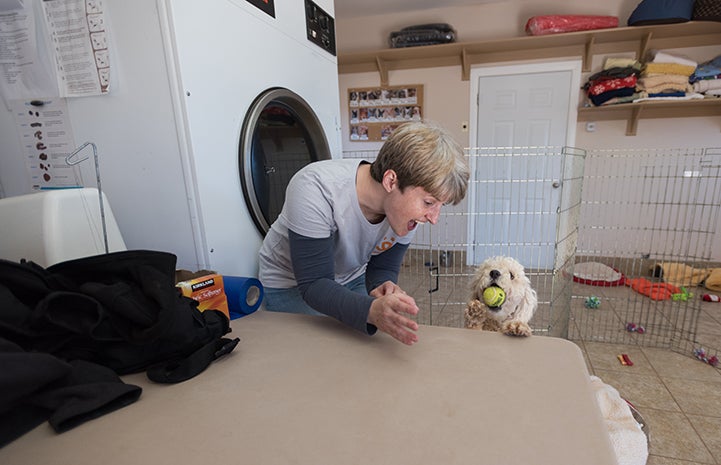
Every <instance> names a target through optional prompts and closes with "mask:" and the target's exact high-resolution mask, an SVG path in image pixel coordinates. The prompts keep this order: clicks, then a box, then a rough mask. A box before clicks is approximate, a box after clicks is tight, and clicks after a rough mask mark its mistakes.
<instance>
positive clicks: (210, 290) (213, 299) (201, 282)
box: [175, 274, 230, 319]
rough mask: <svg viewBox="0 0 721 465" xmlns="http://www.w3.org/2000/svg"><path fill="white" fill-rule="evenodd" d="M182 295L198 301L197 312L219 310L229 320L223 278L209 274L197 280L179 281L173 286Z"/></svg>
mask: <svg viewBox="0 0 721 465" xmlns="http://www.w3.org/2000/svg"><path fill="white" fill-rule="evenodd" d="M175 286H176V287H177V288H179V289H180V290H181V291H182V293H183V295H184V296H186V297H190V298H191V299H194V300H197V301H198V310H200V311H201V312H202V311H204V310H208V309H212V310H219V311H221V312H223V313H224V314H225V316H227V317H228V319H230V311H229V310H228V298H227V297H226V295H225V288H224V286H223V276H222V275H219V274H209V275H206V276H201V277H199V278H194V279H190V280H188V281H181V282H179V283H177V284H176V285H175Z"/></svg>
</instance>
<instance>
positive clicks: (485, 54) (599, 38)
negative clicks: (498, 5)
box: [338, 21, 721, 86]
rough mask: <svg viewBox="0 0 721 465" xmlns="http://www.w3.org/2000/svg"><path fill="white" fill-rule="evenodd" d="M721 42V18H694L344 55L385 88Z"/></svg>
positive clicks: (344, 65) (586, 66) (345, 67)
mask: <svg viewBox="0 0 721 465" xmlns="http://www.w3.org/2000/svg"><path fill="white" fill-rule="evenodd" d="M719 44H721V22H715V21H689V22H687V23H680V24H665V25H659V26H640V27H620V28H613V29H597V30H593V31H580V32H567V33H563V34H550V35H545V36H527V37H513V38H510V39H494V40H485V41H480V42H457V43H453V44H443V45H426V46H422V47H406V48H389V49H382V50H373V51H368V52H355V53H341V54H339V55H338V72H339V73H340V74H349V73H362V72H372V71H376V72H378V73H379V74H380V78H381V79H380V80H381V85H382V86H387V85H388V72H389V71H394V70H401V69H416V68H433V67H438V66H461V79H462V80H464V81H467V80H468V79H469V78H470V68H471V65H476V64H483V63H498V62H506V61H520V60H530V59H538V58H559V57H568V56H580V57H583V70H584V71H590V66H591V58H592V57H593V55H595V54H601V53H603V54H606V53H623V52H635V53H636V56H637V57H643V56H644V55H645V54H646V51H648V50H649V49H651V48H659V49H660V48H681V47H700V46H705V45H719Z"/></svg>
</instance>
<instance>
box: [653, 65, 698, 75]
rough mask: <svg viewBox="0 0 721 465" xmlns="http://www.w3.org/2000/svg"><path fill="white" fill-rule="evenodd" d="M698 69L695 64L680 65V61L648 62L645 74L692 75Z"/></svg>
mask: <svg viewBox="0 0 721 465" xmlns="http://www.w3.org/2000/svg"><path fill="white" fill-rule="evenodd" d="M694 71H696V67H695V66H688V65H680V64H678V63H646V65H645V66H644V68H643V73H644V74H654V73H656V74H682V75H684V76H691V75H692V74H693V72H694Z"/></svg>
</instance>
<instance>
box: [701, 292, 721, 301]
mask: <svg viewBox="0 0 721 465" xmlns="http://www.w3.org/2000/svg"><path fill="white" fill-rule="evenodd" d="M701 298H702V299H703V300H704V302H719V301H721V299H719V296H717V295H716V294H704V295H703V296H702V297H701Z"/></svg>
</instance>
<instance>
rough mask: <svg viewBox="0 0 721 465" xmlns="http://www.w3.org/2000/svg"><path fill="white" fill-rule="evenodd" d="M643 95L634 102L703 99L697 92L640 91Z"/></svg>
mask: <svg viewBox="0 0 721 465" xmlns="http://www.w3.org/2000/svg"><path fill="white" fill-rule="evenodd" d="M641 95H643V97H641V98H637V99H636V100H634V102H644V101H651V100H702V99H704V96H703V94H697V93H695V92H694V93H684V92H677V93H672V94H649V93H647V92H641Z"/></svg>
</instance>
